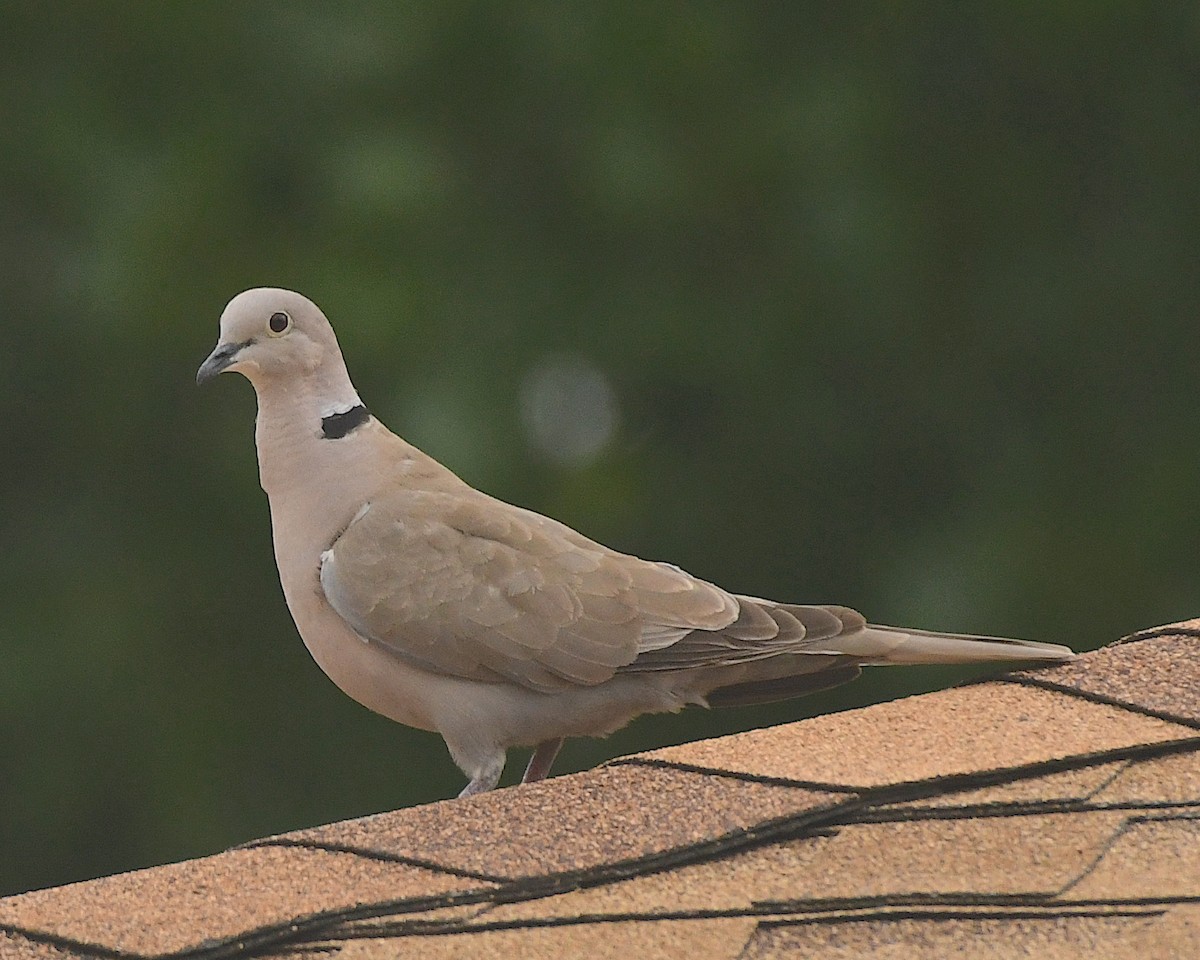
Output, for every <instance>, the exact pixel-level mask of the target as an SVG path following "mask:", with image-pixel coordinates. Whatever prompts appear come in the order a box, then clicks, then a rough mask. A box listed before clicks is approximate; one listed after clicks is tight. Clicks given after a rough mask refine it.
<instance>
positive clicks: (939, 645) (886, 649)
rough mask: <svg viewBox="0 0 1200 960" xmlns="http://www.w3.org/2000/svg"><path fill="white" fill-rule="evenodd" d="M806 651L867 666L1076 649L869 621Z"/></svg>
mask: <svg viewBox="0 0 1200 960" xmlns="http://www.w3.org/2000/svg"><path fill="white" fill-rule="evenodd" d="M804 652H805V653H819V654H829V655H834V656H849V657H854V658H855V659H856V660H857V661H858V662H859V663H861V664H863V665H864V666H880V665H885V664H922V663H926V664H932V663H989V662H997V661H1011V660H1049V661H1058V660H1070V659H1071V658H1072V657H1074V656H1075V652H1074V651H1073V650H1072V649H1071V648H1070V647H1065V646H1062V645H1061V644H1057V643H1037V642H1035V641H1033V640H1009V639H1007V638H1005V637H984V636H973V635H971V634H966V633H936V632H934V631H931V630H914V629H911V628H908V627H888V626H883V625H881V624H875V623H871V624H867V625H866V627H865V628H864V629H862V630H856V631H853V632H851V633H848V634H841V635H839V636H835V637H828V638H826V639H823V640H820V641H818V642H817V643H815V644H814V645H812V646H808V645H805V646H804Z"/></svg>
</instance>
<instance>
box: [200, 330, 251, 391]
mask: <svg viewBox="0 0 1200 960" xmlns="http://www.w3.org/2000/svg"><path fill="white" fill-rule="evenodd" d="M249 344H250V341H249V340H245V341H243V342H242V343H218V344H217V345H216V347H215V348H214V349H213V352H212V353H210V354H209V355H208V359H207V360H205V361H204V362H203V363H202V364H200V369H199V370H197V371H196V384H197V386H199V385H200V384H205V383H208V381H209V380H211V379H212V378H213V377H215V376H216V375H217V374H218V373H224V372H225V371H226V370H227V369H229V367H230V365H231V364H232V363H233V362H234V358H236V357H237V355H238V353H239V352H240V351H241V350H242V349H243V348H244V347H247V346H249Z"/></svg>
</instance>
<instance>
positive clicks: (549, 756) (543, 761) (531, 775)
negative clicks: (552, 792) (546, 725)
mask: <svg viewBox="0 0 1200 960" xmlns="http://www.w3.org/2000/svg"><path fill="white" fill-rule="evenodd" d="M562 745H563V738H562V737H558V738H557V739H555V740H543V741H542V742H541V743H539V744H538V745H537V748H536V749H535V750H534V751H533V756H532V757H530V758H529V766H527V767H526V768H525V776H523V777H522V778H521V782H522V783H533V781H535V780H545V779H546V776H547V775H548V774H549V773H550V768H551V767H552V766H554V758H555V757H557V756H558V751H559V750H561V749H562Z"/></svg>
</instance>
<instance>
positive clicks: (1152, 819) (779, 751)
mask: <svg viewBox="0 0 1200 960" xmlns="http://www.w3.org/2000/svg"><path fill="white" fill-rule="evenodd" d="M1198 691H1200V621H1189V622H1188V623H1183V624H1176V625H1173V626H1169V627H1159V628H1155V629H1153V630H1147V631H1143V632H1142V633H1139V634H1135V635H1134V636H1132V637H1129V638H1126V639H1125V640H1123V641H1120V642H1118V643H1115V644H1112V645H1110V646H1108V647H1105V648H1103V649H1101V650H1098V651H1096V652H1094V653H1089V654H1085V655H1083V656H1081V657H1079V658H1078V659H1077V660H1075V661H1073V662H1071V663H1068V664H1065V665H1062V666H1060V667H1054V668H1044V669H1040V670H1029V671H1021V672H1017V673H1012V674H1006V675H1003V676H1000V677H996V678H994V679H990V680H986V681H982V682H975V683H972V684H969V685H966V686H963V687H958V688H955V689H951V690H946V691H942V692H940V693H933V694H927V695H924V696H920V697H911V698H907V699H903V700H898V701H894V702H892V703H885V704H879V705H877V706H873V707H867V708H865V709H861V710H853V711H848V712H846V713H841V714H835V715H831V716H826V717H818V718H815V719H812V720H805V721H801V722H799V723H792V724H785V725H782V726H777V727H770V728H767V729H764V730H755V731H751V732H749V733H744V734H739V735H736V736H732V737H724V738H720V739H716V740H708V741H702V742H699V743H692V744H686V745H683V746H679V747H671V748H668V749H665V750H658V751H654V752H652V753H646V754H639V755H636V756H632V757H624V758H621V759H620V760H616V761H613V762H612V763H610V764H609V765H607V766H605V767H602V768H600V769H598V770H593V771H589V772H587V773H582V774H578V775H574V776H564V777H558V778H554V779H552V780H549V781H545V782H543V783H540V784H534V785H529V786H521V787H514V788H510V789H507V790H501V791H496V792H493V793H490V794H484V795H481V796H477V797H472V798H469V799H465V800H451V801H445V802H442V803H435V804H429V805H426V806H423V807H416V808H412V809H407V810H398V811H394V812H391V813H385V814H379V815H376V816H371V817H365V818H362V819H359V820H353V821H347V822H344V823H337V824H331V825H329V826H325V827H317V828H313V829H310V830H302V831H298V832H296V833H291V834H284V835H281V836H277V837H269V838H265V839H263V840H258V841H255V842H253V843H250V844H246V845H244V846H242V847H239V848H237V849H234V850H230V851H226V852H224V853H218V854H216V855H214V856H210V857H204V858H201V859H199V860H193V861H188V862H185V863H179V864H170V865H167V866H162V867H154V868H151V869H148V870H140V871H135V872H133V873H127V874H122V875H119V876H115V877H106V878H102V879H98V880H93V881H89V882H86V883H78V884H72V885H70V886H65V887H56V888H52V889H48V890H38V891H34V892H31V893H26V894H21V895H18V896H14V897H8V898H6V899H2V900H0V958H3V960H8V958H12V960H78V958H106V960H117V958H120V960H134V958H149V957H160V958H161V957H178V958H184V957H187V958H196V960H202V958H204V960H217V958H224V957H246V958H250V957H284V958H297V960H298V958H300V957H314V956H317V957H326V956H337V957H341V958H345V960H375V958H379V960H384V958H392V957H417V958H422V957H476V956H478V957H493V956H502V955H505V954H508V955H511V956H519V957H532V958H538V957H548V958H549V957H554V958H560V957H571V956H587V957H629V956H631V955H640V956H642V957H659V956H663V957H667V956H686V957H688V958H690V960H708V958H734V957H740V958H755V957H778V956H796V957H821V958H825V957H828V958H843V957H844V958H851V957H853V958H862V957H865V958H876V960H883V958H907V957H912V956H921V957H972V958H975V957H981V958H996V960H1005V958H1010V957H1013V958H1015V957H1027V956H1038V957H1044V958H1049V960H1056V958H1069V957H1089V958H1096V957H1113V958H1117V957H1121V958H1124V957H1139V958H1152V960H1153V958H1158V957H1162V958H1167V957H1193V956H1200V693H1198Z"/></svg>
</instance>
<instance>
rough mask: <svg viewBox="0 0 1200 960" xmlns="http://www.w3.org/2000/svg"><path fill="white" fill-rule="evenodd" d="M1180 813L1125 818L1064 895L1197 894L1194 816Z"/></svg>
mask: <svg viewBox="0 0 1200 960" xmlns="http://www.w3.org/2000/svg"><path fill="white" fill-rule="evenodd" d="M1195 818H1196V813H1195V811H1191V812H1190V813H1186V814H1175V815H1163V816H1152V817H1137V818H1133V819H1131V820H1130V821H1129V822H1128V823H1127V824H1126V826H1125V829H1124V830H1122V831H1121V832H1120V834H1118V835H1117V836H1116V837H1115V838H1114V840H1113V843H1112V845H1111V846H1110V847H1109V848H1108V849H1107V850H1105V851H1104V855H1103V856H1102V857H1101V858H1100V859H1099V861H1098V862H1097V863H1096V865H1095V867H1094V868H1093V869H1092V870H1090V871H1089V872H1088V873H1087V875H1086V876H1084V877H1083V878H1081V879H1080V881H1079V882H1078V883H1076V884H1075V885H1074V886H1073V887H1072V888H1071V889H1070V890H1069V891H1067V893H1066V894H1065V896H1066V898H1067V899H1071V900H1088V899H1107V898H1130V897H1133V898H1138V899H1149V898H1155V899H1159V898H1162V899H1169V898H1174V897H1197V896H1198V895H1200V819H1195Z"/></svg>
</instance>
